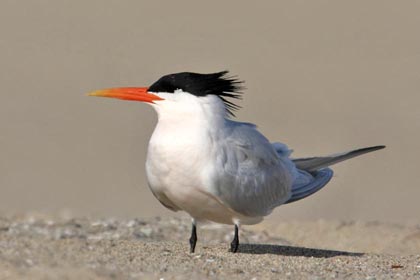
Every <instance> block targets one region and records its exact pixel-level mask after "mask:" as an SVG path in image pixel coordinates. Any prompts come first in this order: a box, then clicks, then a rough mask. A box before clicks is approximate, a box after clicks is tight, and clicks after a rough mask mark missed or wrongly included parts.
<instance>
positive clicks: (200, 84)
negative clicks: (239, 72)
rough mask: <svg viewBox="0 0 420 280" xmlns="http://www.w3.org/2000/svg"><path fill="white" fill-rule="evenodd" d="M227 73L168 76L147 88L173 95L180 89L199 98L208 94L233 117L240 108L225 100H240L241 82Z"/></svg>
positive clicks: (190, 73)
mask: <svg viewBox="0 0 420 280" xmlns="http://www.w3.org/2000/svg"><path fill="white" fill-rule="evenodd" d="M228 73H229V72H228V71H221V72H217V73H210V74H199V73H192V72H181V73H175V74H169V75H165V76H163V77H162V78H160V79H159V80H157V81H156V82H155V83H153V84H152V85H151V86H150V87H149V91H150V92H169V93H174V92H175V91H176V90H178V89H181V90H182V91H184V92H188V93H190V94H193V95H195V96H199V97H200V96H206V95H209V94H212V95H216V96H218V97H219V98H220V99H221V100H222V101H223V103H224V104H225V106H226V110H227V111H228V114H229V115H230V116H234V114H233V111H235V110H237V109H239V108H240V106H239V105H237V104H235V103H233V102H232V101H229V100H228V99H227V98H233V99H241V98H242V91H241V90H242V89H243V86H242V83H243V81H240V80H238V79H237V78H236V77H232V76H229V75H228Z"/></svg>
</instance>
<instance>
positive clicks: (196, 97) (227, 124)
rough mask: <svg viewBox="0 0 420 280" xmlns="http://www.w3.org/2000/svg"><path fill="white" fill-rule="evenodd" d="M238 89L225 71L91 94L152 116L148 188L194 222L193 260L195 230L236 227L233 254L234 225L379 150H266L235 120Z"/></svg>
mask: <svg viewBox="0 0 420 280" xmlns="http://www.w3.org/2000/svg"><path fill="white" fill-rule="evenodd" d="M242 85H243V81H240V80H238V79H237V78H236V77H233V76H230V75H229V73H228V71H222V72H217V73H210V74H199V73H192V72H182V73H175V74H169V75H165V76H163V77H161V78H160V79H159V80H157V81H156V82H154V83H153V84H152V85H151V86H149V87H123V88H111V89H104V90H98V91H94V92H92V93H90V94H89V95H91V96H101V97H111V98H118V99H123V100H131V101H141V102H145V103H147V104H150V105H151V106H152V107H153V108H154V109H155V110H156V112H157V114H158V122H157V125H156V127H155V130H154V132H153V134H152V136H151V139H150V142H149V146H148V151H147V160H146V176H147V181H148V184H149V187H150V190H151V191H152V193H153V195H154V196H155V197H156V198H157V199H158V200H159V201H160V202H161V203H162V204H163V205H164V206H165V207H167V208H169V209H170V210H173V211H185V212H187V213H188V214H189V215H190V216H191V217H192V231H191V237H190V240H189V242H190V252H191V253H193V252H194V251H195V247H196V243H197V230H196V225H197V222H199V221H213V222H216V223H221V224H230V225H234V227H235V228H234V233H235V234H234V238H233V241H232V243H231V246H230V251H231V252H237V250H238V246H239V226H240V225H251V224H256V223H259V222H261V221H262V220H263V218H264V217H265V216H267V215H269V214H270V213H271V212H272V211H273V209H274V208H276V207H278V206H280V205H282V204H287V203H291V202H295V201H298V200H300V199H302V198H305V197H308V196H310V195H312V194H314V193H315V192H317V191H319V190H320V189H321V188H323V187H324V186H325V185H326V184H327V183H328V182H329V181H330V179H331V177H332V175H333V171H332V169H330V168H329V166H330V165H332V164H335V163H338V162H341V161H344V160H347V159H350V158H353V157H356V156H359V155H362V154H365V153H368V152H372V151H376V150H379V149H383V148H385V146H373V147H368V148H362V149H357V150H353V151H349V152H345V153H339V154H333V155H329V156H323V157H308V158H297V159H293V158H291V157H290V155H291V153H292V150H290V149H289V148H288V147H287V146H286V145H285V144H282V143H278V142H275V143H271V142H270V141H269V140H268V139H267V138H266V137H264V135H263V134H261V133H260V132H259V131H258V130H257V127H256V126H255V125H254V124H251V123H245V122H238V121H234V120H233V117H234V111H235V110H236V109H238V108H239V106H238V105H237V104H235V103H234V100H235V99H241V97H242V94H243V86H242Z"/></svg>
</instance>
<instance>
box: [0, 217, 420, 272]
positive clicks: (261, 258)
mask: <svg viewBox="0 0 420 280" xmlns="http://www.w3.org/2000/svg"><path fill="white" fill-rule="evenodd" d="M189 232H190V225H189V219H187V218H186V217H185V218H184V217H182V218H161V217H157V218H154V219H134V220H115V219H103V220H97V219H89V218H62V217H61V218H60V217H48V216H42V215H29V214H28V215H22V216H13V217H2V218H0V279H221V278H228V279H333V278H334V279H354V278H357V279H390V278H393V279H419V278H420V255H419V252H420V226H419V225H414V224H411V225H409V224H406V225H396V224H385V223H380V222H370V223H361V222H338V221H336V222H333V221H316V222H287V223H281V224H278V225H273V224H269V223H267V222H266V223H262V224H260V225H258V226H254V227H243V228H242V229H241V235H240V241H241V245H240V247H239V252H238V253H237V254H232V253H230V252H228V244H229V242H230V240H231V238H232V229H231V228H230V227H226V226H219V225H214V224H209V225H205V226H202V227H200V228H199V231H198V234H199V235H198V238H199V243H198V245H197V250H196V253H194V254H190V253H189V252H188V242H187V240H188V238H189Z"/></svg>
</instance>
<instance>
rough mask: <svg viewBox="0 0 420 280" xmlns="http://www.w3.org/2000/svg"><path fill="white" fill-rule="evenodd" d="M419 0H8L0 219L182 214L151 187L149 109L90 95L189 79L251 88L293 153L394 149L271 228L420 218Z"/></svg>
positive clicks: (1, 13)
mask: <svg viewBox="0 0 420 280" xmlns="http://www.w3.org/2000/svg"><path fill="white" fill-rule="evenodd" d="M419 14H420V2H419V1H379V0H378V1H345V2H344V1H334V0H331V1H325V0H318V1H296V0H293V1H263V2H257V1H247V2H246V1H206V2H203V1H192V0H191V1H182V0H181V1H137V0H132V1H128V0H126V1H116V0H115V1H111V0H109V1H99V0H96V1H94V0H91V1H66V0H61V1H56V0H49V1H47V0H38V1H13V0H2V1H1V3H0V86H1V91H0V96H1V99H0V214H14V213H23V212H26V211H36V212H41V213H51V214H55V213H61V212H63V211H67V212H70V213H72V214H74V215H88V216H97V217H108V216H112V217H149V216H156V215H177V214H173V213H171V212H170V211H169V210H166V209H165V208H164V207H163V206H161V205H160V203H159V202H158V201H157V200H156V199H155V198H154V197H153V196H152V194H151V192H150V191H149V189H148V187H147V183H146V179H145V171H144V162H145V156H146V150H147V143H148V140H149V137H150V135H151V133H152V131H153V128H154V125H155V123H156V115H155V113H154V111H153V109H152V108H151V107H149V106H147V105H144V104H140V103H136V102H122V101H117V100H110V99H98V98H92V97H87V96H86V93H87V92H90V91H92V90H95V89H100V88H107V87H116V86H148V85H150V84H151V83H152V82H154V81H155V80H156V79H158V78H159V77H160V76H162V75H164V74H168V73H174V72H180V71H193V72H203V73H208V72H215V71H220V70H224V69H228V70H230V71H231V73H232V74H235V75H238V76H239V78H240V79H243V80H245V81H246V87H247V90H246V93H245V96H244V100H243V101H242V102H240V105H241V106H243V108H242V109H241V110H240V111H238V112H237V118H238V119H239V120H242V121H248V122H253V123H256V124H258V126H259V129H260V131H261V132H262V133H264V134H265V135H266V136H267V137H269V139H270V140H271V141H282V142H284V143H287V144H288V145H289V147H290V148H292V149H294V151H295V152H294V156H295V157H300V156H315V155H324V154H329V153H334V152H341V151H346V150H350V149H353V148H359V147H365V146H371V145H379V144H385V145H387V149H386V150H382V151H379V152H375V153H372V154H368V155H365V156H363V157H360V158H357V159H353V160H351V161H348V162H345V163H341V164H339V165H336V166H334V170H335V174H336V175H335V177H334V178H333V180H332V182H331V183H330V184H329V185H328V187H327V188H325V189H323V190H322V191H321V192H319V193H317V194H316V195H314V196H311V197H310V198H308V199H305V200H303V201H299V202H296V203H294V204H291V205H286V206H282V207H279V208H277V209H276V210H275V212H274V214H273V215H272V216H270V218H269V220H270V221H273V222H277V221H279V222H280V221H283V220H296V219H300V220H309V219H352V220H353V219H360V220H383V221H409V220H414V221H416V220H417V221H418V213H420V203H419V202H418V201H419V197H420V176H417V175H418V174H417V172H418V169H419V165H418V155H419V150H420V112H419V102H420V95H419V92H418V91H419V89H420V35H419V26H420V16H419Z"/></svg>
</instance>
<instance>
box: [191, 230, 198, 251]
mask: <svg viewBox="0 0 420 280" xmlns="http://www.w3.org/2000/svg"><path fill="white" fill-rule="evenodd" d="M195 244H197V228H196V226H195V223H194V222H193V223H192V230H191V237H190V253H194V251H195Z"/></svg>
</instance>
